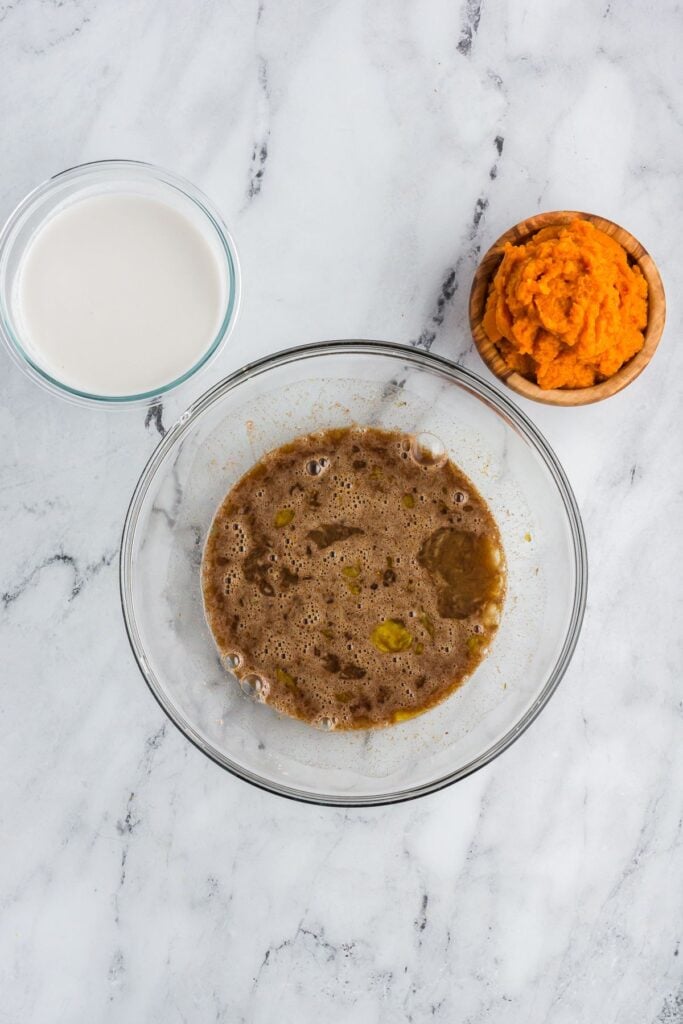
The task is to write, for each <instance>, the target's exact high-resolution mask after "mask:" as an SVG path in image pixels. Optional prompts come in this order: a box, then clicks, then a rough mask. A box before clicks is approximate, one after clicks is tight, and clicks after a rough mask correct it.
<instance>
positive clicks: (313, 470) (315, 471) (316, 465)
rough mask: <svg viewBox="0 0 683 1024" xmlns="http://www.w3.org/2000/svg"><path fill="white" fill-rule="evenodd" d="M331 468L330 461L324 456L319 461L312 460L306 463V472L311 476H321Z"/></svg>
mask: <svg viewBox="0 0 683 1024" xmlns="http://www.w3.org/2000/svg"><path fill="white" fill-rule="evenodd" d="M329 468H330V460H329V459H328V458H326V457H325V456H324V455H321V456H320V457H319V458H317V459H311V460H310V461H309V462H307V463H306V472H307V473H308V475H309V476H321V475H322V474H323V473H325V472H326V471H327V470H328V469H329Z"/></svg>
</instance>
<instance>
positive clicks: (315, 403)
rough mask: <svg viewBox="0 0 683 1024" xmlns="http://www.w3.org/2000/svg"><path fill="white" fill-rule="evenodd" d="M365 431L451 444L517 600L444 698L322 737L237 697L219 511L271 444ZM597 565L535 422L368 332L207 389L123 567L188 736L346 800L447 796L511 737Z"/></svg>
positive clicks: (141, 654) (157, 679) (310, 792)
mask: <svg viewBox="0 0 683 1024" xmlns="http://www.w3.org/2000/svg"><path fill="white" fill-rule="evenodd" d="M354 423H356V424H362V425H373V426H379V427H385V428H392V429H398V430H401V431H403V432H405V433H406V434H420V433H428V434H432V435H434V437H436V438H438V439H439V441H440V442H441V443H442V444H443V445H444V447H445V448H446V451H447V452H448V455H449V456H450V457H451V458H452V459H453V460H454V461H455V462H456V463H457V464H458V465H459V466H461V467H462V469H463V470H464V471H465V473H466V474H467V475H468V476H469V477H470V479H471V480H472V481H473V482H474V483H475V485H476V487H477V489H478V490H479V491H480V493H481V494H482V495H483V497H484V498H485V499H486V501H487V502H488V504H489V507H490V508H491V511H492V512H493V514H494V516H495V518H496V521H497V523H498V526H499V528H500V531H501V536H502V539H503V545H504V548H505V554H506V561H507V568H508V579H507V596H506V601H505V606H504V609H503V616H502V619H501V624H500V627H499V630H498V633H497V635H496V638H495V641H494V643H493V645H492V648H491V651H490V653H489V654H488V656H487V657H486V658H485V659H484V661H482V663H481V664H480V665H479V666H478V667H477V669H476V671H475V673H474V674H473V675H472V677H471V678H470V679H469V680H467V681H466V682H465V683H464V684H463V686H461V687H460V689H458V690H456V691H455V693H453V694H452V695H451V696H450V697H448V699H447V700H445V701H443V702H442V703H441V704H439V705H437V706H436V707H434V708H432V709H431V710H429V711H427V712H426V713H424V714H422V715H420V716H419V717H417V718H413V719H411V720H409V721H406V722H403V723H401V724H399V725H393V726H389V727H388V728H384V729H373V730H357V731H350V732H335V731H332V732H322V731H320V730H318V729H315V728H313V727H312V726H310V725H306V724H304V723H303V722H299V721H296V720H294V719H291V718H287V717H284V716H282V715H279V714H277V712H275V711H274V710H273V709H272V708H270V707H268V706H267V705H264V704H260V703H255V702H254V700H253V699H250V697H249V696H248V695H247V694H245V693H243V691H242V690H241V689H240V686H239V684H238V682H237V680H236V679H235V677H234V676H233V675H231V673H230V665H229V663H227V662H226V663H222V662H221V659H220V658H219V655H218V652H217V650H216V647H215V645H214V642H213V639H212V636H211V634H210V632H209V629H208V626H207V624H206V620H205V617H204V610H203V604H202V593H201V585H200V565H201V559H202V550H203V546H204V542H205V540H206V536H207V532H208V530H209V527H210V525H211V521H212V519H213V515H214V513H215V511H216V508H217V506H218V504H219V503H220V501H221V500H222V499H223V497H224V496H225V494H226V493H227V491H228V490H229V489H230V488H231V487H232V485H233V484H234V483H235V482H236V481H237V480H238V479H239V478H240V477H241V476H242V474H243V473H244V472H245V471H246V470H248V469H249V468H250V467H251V466H252V465H253V464H254V463H255V462H256V461H257V460H258V459H259V458H260V457H261V456H262V455H263V454H264V453H265V452H266V451H269V450H270V449H272V448H274V447H276V446H278V445H281V444H284V443H285V442H287V441H291V440H292V439H293V438H295V437H297V436H298V435H301V434H305V433H309V432H311V431H316V430H322V429H324V428H329V427H343V426H349V425H351V424H354ZM586 573H587V560H586V547H585V540H584V535H583V528H582V525H581V518H580V516H579V511H578V508H577V506H576V501H575V499H574V496H573V494H572V491H571V488H570V486H569V484H568V482H567V479H566V477H565V475H564V472H563V470H562V467H561V466H560V465H559V463H558V461H557V458H556V457H555V455H554V454H553V452H552V451H551V449H550V448H549V446H548V444H547V442H546V441H545V440H544V438H543V437H542V436H541V434H540V433H539V432H538V430H537V429H536V428H535V427H534V425H533V424H532V423H531V421H530V420H529V419H527V417H526V416H525V415H524V414H523V413H522V412H520V411H519V409H517V408H516V406H515V405H513V403H512V402H511V401H510V400H509V399H508V398H507V397H506V396H505V395H503V394H501V393H500V392H499V391H497V390H496V389H495V388H494V387H492V386H491V385H490V384H488V383H486V382H485V381H483V380H481V379H480V378H479V377H477V376H476V375H475V374H473V373H470V372H468V371H467V370H464V369H462V368H461V367H459V366H455V365H454V364H453V363H450V362H448V361H447V360H445V359H440V358H438V357H437V356H433V355H428V354H426V353H424V352H420V351H417V350H415V349H410V348H406V347H405V346H401V345H392V344H386V343H383V342H364V341H339V342H323V343H320V344H317V345H309V346H304V347H301V348H296V349H291V350H289V351H287V352H282V353H280V354H278V355H275V356H272V357H270V358H268V359H263V360H261V361H259V362H256V363H254V364H252V365H250V366H246V367H245V368H244V369H242V370H240V371H238V372H237V373H235V374H233V375H232V376H230V377H227V378H226V379H225V380H223V381H221V382H220V383H219V384H217V385H216V386H215V387H213V388H212V389H211V390H210V391H207V392H206V394H204V395H203V396H202V397H201V398H200V399H198V401H197V402H195V403H194V404H193V405H192V406H191V407H190V408H189V409H188V410H187V412H185V413H184V414H183V416H181V418H180V419H179V421H178V422H177V423H176V424H175V426H174V427H172V429H171V430H169V432H168V434H167V435H166V436H165V438H164V439H163V440H162V441H161V443H160V444H159V446H158V447H157V449H156V451H155V452H154V454H153V455H152V458H151V459H150V461H149V462H148V464H147V466H146V467H145V469H144V471H143V473H142V476H141V477H140V480H139V482H138V485H137V487H136V488H135V492H134V494H133V498H132V500H131V504H130V507H129V509H128V514H127V516H126V522H125V526H124V530H123V537H122V542H121V563H120V583H121V600H122V605H123V615H124V620H125V624H126V629H127V631H128V636H129V639H130V643H131V646H132V649H133V653H134V655H135V658H136V660H137V663H138V665H139V667H140V670H141V672H142V674H143V676H144V678H145V680H146V681H147V683H148V685H149V687H150V689H151V691H152V693H153V695H154V696H155V697H156V699H157V700H158V701H159V703H160V705H161V707H162V708H163V709H164V711H166V713H167V714H168V715H169V717H170V718H171V720H172V721H173V722H174V723H175V724H176V725H177V726H178V728H179V729H180V730H181V731H182V732H183V733H184V735H185V736H186V737H187V738H188V739H189V740H191V742H193V743H194V744H196V746H197V747H198V748H199V749H200V750H202V751H203V752H204V753H205V754H206V755H208V756H209V757H210V758H212V759H213V760H214V761H215V762H216V763H217V764H219V765H221V766H222V767H223V768H226V769H227V770H228V771H230V772H232V773H233V774H235V775H237V776H239V777H240V778H242V779H245V780H246V781H248V782H251V783H253V784H254V785H257V786H260V787H262V788H263V789H267V790H269V791H270V792H272V793H278V794H280V795H282V796H287V797H293V798H295V799H299V800H303V801H307V802H310V803H317V804H330V805H341V806H369V805H373V804H385V803H395V802H397V801H400V800H409V799H412V798H414V797H418V796H422V795H424V794H425V793H431V792H434V791H435V790H438V789H441V788H442V787H444V786H447V785H449V784H450V783H452V782H455V781H457V780H458V779H462V778H464V777H465V776H466V775H469V774H470V773H471V772H473V771H475V770H476V769H477V768H481V767H482V765H485V764H487V763H488V762H489V761H491V760H493V758H494V757H496V756H497V755H498V754H500V753H501V752H502V751H504V750H505V749H506V748H507V747H509V746H510V744H511V743H513V742H514V740H515V739H517V737H518V736H520V735H521V734H522V733H523V732H524V731H525V729H526V728H527V727H528V726H529V725H530V723H531V722H533V720H534V719H535V718H536V716H537V715H538V714H539V712H540V711H541V709H542V708H543V707H544V706H545V704H546V703H547V701H548V700H549V699H550V697H551V696H552V694H553V692H554V691H555V688H556V687H557V685H558V683H559V681H560V679H561V678H562V676H563V674H564V672H565V670H566V668H567V665H568V664H569V661H570V658H571V655H572V653H573V651H574V648H575V646H576V642H577V640H578V636H579V631H580V628H581V622H582V619H583V612H584V606H585V601H586Z"/></svg>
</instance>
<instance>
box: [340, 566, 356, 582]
mask: <svg viewBox="0 0 683 1024" xmlns="http://www.w3.org/2000/svg"><path fill="white" fill-rule="evenodd" d="M342 575H343V576H346V578H347V580H357V579H358V577H359V576H360V566H359V565H345V566H344V568H343V569H342Z"/></svg>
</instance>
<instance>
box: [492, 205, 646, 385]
mask: <svg viewBox="0 0 683 1024" xmlns="http://www.w3.org/2000/svg"><path fill="white" fill-rule="evenodd" d="M646 324H647V282H646V280H645V278H644V277H643V275H642V273H641V272H640V269H639V268H638V267H636V266H630V265H629V263H628V260H627V256H626V251H625V249H624V248H623V247H622V246H621V245H619V243H618V242H615V241H614V239H612V238H610V236H609V235H606V234H605V232H604V231H600V230H599V229H598V228H596V227H594V226H593V224H591V223H590V221H587V220H575V221H573V222H572V223H571V224H567V225H558V226H557V227H551V228H543V229H542V230H541V231H538V232H536V234H535V235H533V236H532V238H531V239H530V240H529V241H528V242H527V243H526V244H525V245H511V244H510V243H508V244H507V245H506V246H505V254H504V256H503V260H502V262H501V264H500V266H499V268H498V270H497V272H496V274H495V277H494V278H493V281H492V282H491V288H490V291H489V296H488V300H487V303H486V313H485V315H484V330H485V331H486V333H487V335H488V336H489V338H490V339H491V341H493V342H494V343H495V344H496V346H497V348H498V349H499V350H500V353H501V355H502V356H503V358H504V360H505V361H506V363H507V364H508V366H509V367H510V368H511V369H513V370H517V371H518V372H519V373H521V374H522V375H523V376H525V377H528V378H530V379H532V380H534V379H535V380H536V382H537V383H538V385H539V387H541V388H545V389H549V388H585V387H589V386H590V385H591V384H595V383H596V382H597V381H601V380H604V379H605V378H606V377H611V376H612V374H613V373H616V371H617V370H618V369H619V368H620V367H621V366H623V364H624V363H625V362H627V361H628V360H629V359H630V358H631V357H632V356H634V355H635V354H636V352H639V351H640V349H641V348H642V347H643V344H644V338H643V329H644V328H645V326H646Z"/></svg>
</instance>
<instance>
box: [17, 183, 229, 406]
mask: <svg viewBox="0 0 683 1024" xmlns="http://www.w3.org/2000/svg"><path fill="white" fill-rule="evenodd" d="M224 276H225V275H224V273H223V272H222V270H221V266H220V264H219V262H218V259H217V256H216V254H215V252H214V250H213V248H212V246H211V244H210V243H209V242H208V241H207V239H206V238H204V236H203V235H202V234H201V232H200V230H199V229H198V228H196V227H195V226H194V225H193V224H192V222H191V221H190V220H189V219H188V218H187V217H185V216H184V215H183V214H182V213H179V212H178V211H177V210H175V209H173V207H171V206H168V205H167V204H166V203H162V202H159V201H158V200H156V199H150V198H146V197H144V196H138V195H127V194H125V193H114V194H108V195H99V196H92V197H90V198H87V199H81V200H78V201H76V202H74V203H73V204H72V205H70V206H66V207H65V208H64V209H63V210H60V211H58V212H57V213H56V214H55V215H54V216H53V217H51V218H50V220H49V221H48V222H47V223H46V224H45V225H44V226H43V227H42V228H40V229H39V230H38V231H37V233H36V235H35V237H34V238H33V239H32V240H31V242H30V244H29V246H28V248H27V251H26V254H25V256H24V258H23V261H22V265H21V267H20V269H19V274H18V282H17V289H18V292H17V299H18V308H19V316H20V322H21V325H22V335H23V341H24V344H25V346H26V348H27V351H28V353H29V355H30V356H31V358H32V359H33V360H34V361H35V362H36V363H38V364H39V365H40V366H41V367H42V368H43V369H44V370H46V371H47V373H49V374H50V375H51V376H53V377H56V378H57V379H58V380H59V381H61V382H62V383H64V384H67V385H69V386H70V387H72V388H75V389H77V390H79V391H86V392H89V393H92V394H97V395H109V396H122V395H134V394H141V393H143V392H147V391H154V390H155V389H157V388H160V387H162V386H163V385H164V384H169V383H170V382H171V381H173V380H175V379H176V378H178V377H180V376H182V374H184V373H186V372H187V371H188V370H189V369H190V368H191V367H192V366H194V364H195V363H196V362H197V361H198V360H199V359H200V358H201V356H202V355H203V354H204V353H205V352H206V351H207V349H208V348H209V347H210V345H211V343H212V342H213V340H214V338H215V337H216V334H217V331H218V328H219V326H220V324H221V321H222V318H223V314H224V312H225V301H226V285H225V282H224Z"/></svg>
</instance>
